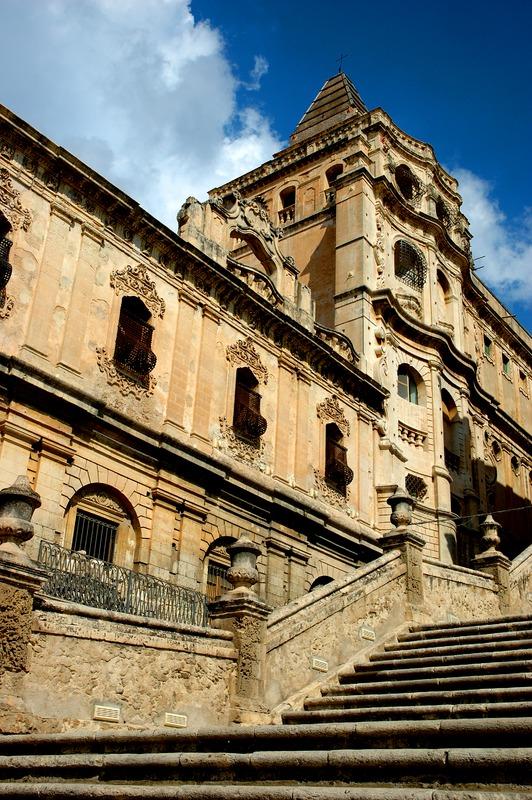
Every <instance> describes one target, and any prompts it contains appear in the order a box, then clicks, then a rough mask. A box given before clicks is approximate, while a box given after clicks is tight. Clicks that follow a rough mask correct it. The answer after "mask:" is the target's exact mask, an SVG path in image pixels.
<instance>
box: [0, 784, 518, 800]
mask: <svg viewBox="0 0 532 800" xmlns="http://www.w3.org/2000/svg"><path fill="white" fill-rule="evenodd" d="M0 797H2V798H17V797H21V798H22V797H29V798H33V799H34V798H43V800H73V798H80V800H81V798H91V800H92V798H95V799H96V798H97V799H98V800H124V798H127V800H147V799H148V798H149V800H170V799H171V800H508V799H509V797H511V800H530V793H529V792H528V791H524V792H520V791H516V792H512V793H511V795H508V794H507V792H506V791H504V790H503V791H501V792H497V791H495V792H494V791H482V790H480V791H479V790H474V789H473V790H472V789H466V790H460V789H456V790H455V789H433V788H429V789H421V788H409V787H401V788H395V787H386V788H373V787H371V786H359V787H357V786H341V787H334V786H318V787H313V786H301V787H298V786H264V787H263V786H216V787H215V788H214V789H213V787H212V786H211V785H207V786H128V787H127V788H124V787H122V786H98V785H96V784H82V785H79V784H78V785H76V784H66V785H65V784H63V785H61V784H59V785H58V784H50V783H41V784H37V785H33V784H20V785H16V786H14V785H13V784H0Z"/></svg>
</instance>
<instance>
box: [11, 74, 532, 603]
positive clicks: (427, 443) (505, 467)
mask: <svg viewBox="0 0 532 800" xmlns="http://www.w3.org/2000/svg"><path fill="white" fill-rule="evenodd" d="M178 225H179V233H176V232H174V231H171V230H170V229H168V228H167V227H165V226H164V225H162V224H161V223H159V222H158V221H157V220H156V219H154V218H153V217H151V216H150V215H149V214H148V213H147V212H145V211H144V210H143V209H141V208H140V207H139V206H138V204H137V203H135V201H134V200H132V199H131V198H129V197H128V196H127V195H125V194H124V193H122V192H121V191H120V190H118V189H117V188H116V187H114V186H112V185H111V184H110V183H108V182H107V181H106V180H105V179H104V178H102V177H101V176H99V175H97V174H96V173H94V172H93V171H92V170H91V169H90V168H88V167H87V166H86V165H84V164H82V163H81V162H79V161H78V160H77V159H76V158H75V157H73V156H72V155H70V154H69V153H67V152H66V151H65V150H63V149H62V148H60V147H58V146H57V145H55V144H53V143H52V142H50V141H49V140H47V139H46V138H45V137H44V136H42V135H41V134H39V133H38V132H37V131H35V130H34V129H32V128H31V127H30V126H29V125H27V124H26V123H24V122H23V121H21V120H20V119H18V118H17V117H15V116H14V115H13V114H12V113H10V112H9V111H8V110H7V109H3V108H2V109H1V110H0V226H1V229H0V236H1V237H2V238H1V244H0V246H1V250H0V255H1V257H2V264H1V271H0V292H1V294H0V328H1V332H2V335H1V340H0V437H1V438H0V484H1V485H2V486H8V485H10V484H11V483H12V482H13V480H14V478H15V477H16V476H17V475H21V474H22V475H24V474H25V475H27V476H28V477H29V479H30V481H31V484H32V487H33V489H34V490H35V491H36V492H38V494H39V495H40V497H41V499H42V506H41V507H40V508H39V509H37V510H36V511H35V514H34V517H33V521H34V523H35V530H36V535H35V537H34V539H33V540H32V542H31V543H30V544H29V546H28V549H29V551H30V555H31V556H33V557H34V558H37V557H38V553H39V546H40V542H41V541H45V542H52V543H54V544H56V545H59V546H60V547H62V548H65V549H67V550H70V549H73V550H82V551H85V552H86V553H87V554H88V556H92V557H94V558H97V559H102V560H109V561H113V562H114V563H116V564H118V565H120V566H123V567H126V568H128V569H132V570H134V571H136V572H139V573H147V574H150V575H153V576H155V577H157V578H160V579H162V580H164V581H167V582H170V583H173V584H176V585H179V586H183V587H188V588H193V589H200V590H201V591H208V592H209V593H210V594H211V596H215V595H216V594H218V593H219V591H220V590H221V587H223V584H224V571H225V569H226V567H227V565H228V558H227V553H226V547H227V546H228V545H229V544H230V543H232V542H234V540H235V539H238V538H239V537H240V536H241V535H242V534H243V533H245V534H246V535H247V536H248V537H250V538H251V539H252V540H253V541H254V542H255V543H256V544H258V545H259V546H260V548H261V555H260V557H259V560H258V569H259V574H260V581H259V587H258V593H259V596H260V597H261V599H263V600H264V601H265V602H267V603H268V604H269V605H270V606H274V607H275V606H282V605H284V604H285V603H286V602H288V601H289V600H292V599H294V598H297V597H300V596H302V595H304V594H305V593H307V592H308V591H309V590H311V589H313V588H315V587H317V586H319V585H323V584H324V583H326V582H327V581H330V580H332V579H336V578H341V577H343V576H344V575H346V574H347V573H348V572H349V571H350V570H352V568H353V567H354V566H356V565H360V564H362V563H365V562H369V561H372V560H373V559H375V558H376V557H377V556H379V555H380V553H381V547H380V544H379V541H380V538H381V536H382V535H383V534H384V533H385V532H386V531H387V530H388V528H389V508H388V506H387V505H386V500H387V498H388V497H389V496H390V494H392V493H393V491H394V489H395V487H396V486H397V485H398V484H405V485H406V488H407V489H408V491H409V492H410V493H411V495H412V496H413V497H414V498H415V501H416V503H415V511H414V521H415V526H416V531H417V533H419V534H420V535H421V536H422V537H423V539H424V540H425V541H426V554H427V555H428V556H431V557H433V558H435V559H438V560H440V561H443V562H447V563H451V562H455V563H461V564H463V565H467V564H468V563H469V561H470V559H471V558H472V557H473V556H474V555H475V552H476V541H477V539H478V525H479V523H480V522H481V520H482V518H483V514H485V513H486V511H487V510H492V511H499V512H502V511H504V517H503V516H502V515H501V516H500V518H499V521H500V522H501V523H502V524H503V526H504V530H503V534H502V540H503V541H502V545H501V549H502V550H503V551H504V552H506V553H507V554H508V555H509V556H515V555H517V554H518V553H519V552H520V551H522V550H523V549H524V548H525V547H526V546H527V545H528V544H529V536H530V534H529V532H528V531H529V529H530V523H531V521H532V520H531V518H530V511H529V510H528V511H527V510H526V507H529V506H530V501H531V499H532V497H531V476H532V448H531V428H532V410H531V409H532V404H531V398H530V392H531V388H532V385H531V381H532V358H531V346H530V345H531V340H530V337H529V335H528V334H527V333H526V331H524V330H523V329H522V328H521V326H520V325H519V324H518V323H517V322H516V321H515V320H514V319H513V318H511V316H510V315H509V314H508V312H507V311H506V309H505V308H504V307H503V306H502V305H501V304H500V303H499V301H498V300H497V299H496V298H495V297H494V296H493V295H492V293H491V292H490V291H489V290H488V289H487V288H486V287H485V286H484V285H483V284H482V283H481V282H480V281H479V280H478V278H477V276H476V275H475V273H474V269H473V263H472V261H471V255H470V250H469V240H470V235H469V232H468V226H467V220H466V218H465V217H464V216H463V214H462V213H461V211H460V196H459V194H458V186H457V183H456V181H455V180H454V179H453V178H452V177H451V176H450V175H448V174H447V173H446V172H445V171H444V170H443V169H442V167H441V166H440V165H439V164H438V162H437V161H436V159H435V156H434V153H433V151H432V149H431V148H430V146H429V145H426V144H424V143H422V142H419V141H417V140H415V139H413V138H411V137H409V136H408V135H406V134H405V133H403V132H402V131H401V130H400V129H399V128H397V126H396V125H395V124H394V123H393V122H392V120H391V119H390V118H389V117H388V116H387V115H386V113H385V112H384V111H382V110H381V109H376V110H373V111H368V110H367V109H366V108H365V106H364V104H363V102H362V101H361V99H360V97H359V96H358V94H357V92H356V90H355V88H354V87H353V85H352V84H351V82H350V81H349V79H348V78H347V76H345V75H344V74H343V73H341V74H339V75H337V76H334V77H333V78H331V79H330V80H329V81H327V82H326V84H325V85H324V87H323V88H322V90H321V91H320V92H319V94H318V95H317V97H316V100H315V101H314V103H313V104H312V105H311V107H310V108H309V110H308V111H307V113H306V114H305V115H304V116H303V118H302V120H301V122H300V123H299V125H298V126H297V128H296V130H295V132H294V134H293V136H292V139H291V142H290V144H289V146H288V147H287V148H286V149H285V150H283V151H281V152H280V153H278V154H276V155H275V156H274V157H273V159H272V160H271V161H269V162H267V163H266V164H263V165H262V166H260V167H258V168H257V169H256V170H253V171H252V172H250V173H248V174H246V175H244V176H241V177H240V178H237V179H235V180H234V181H232V182H230V183H228V184H226V185H224V186H222V187H218V188H217V189H215V190H213V191H212V192H211V194H210V198H209V200H208V201H207V202H205V203H200V202H198V201H197V200H195V199H194V198H189V199H188V200H187V202H186V203H185V204H184V206H183V207H182V209H181V210H180V212H179V214H178ZM508 509H510V510H511V509H515V511H514V513H513V514H511V513H507V511H508ZM518 509H519V510H518Z"/></svg>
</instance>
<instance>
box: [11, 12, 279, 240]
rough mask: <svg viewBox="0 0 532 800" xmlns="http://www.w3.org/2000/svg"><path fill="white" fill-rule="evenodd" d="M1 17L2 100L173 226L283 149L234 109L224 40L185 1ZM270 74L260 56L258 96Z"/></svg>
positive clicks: (257, 118) (261, 122)
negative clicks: (196, 202) (193, 200)
mask: <svg viewBox="0 0 532 800" xmlns="http://www.w3.org/2000/svg"><path fill="white" fill-rule="evenodd" d="M2 13H3V47H2V48H1V49H0V71H1V73H2V74H4V75H5V74H10V75H11V76H12V80H10V82H9V84H8V85H7V86H4V87H3V89H2V96H1V100H2V102H4V103H5V104H6V105H8V106H9V107H10V108H12V109H13V110H14V111H15V112H16V113H17V114H19V115H20V116H22V117H23V118H25V119H27V120H28V121H29V122H31V123H32V124H33V125H35V126H36V127H37V128H38V129H39V130H42V131H43V132H44V133H45V134H46V135H48V136H50V137H51V138H53V139H55V140H56V141H58V142H59V143H60V144H62V145H63V146H64V147H65V148H66V149H70V150H72V151H73V152H74V153H75V154H76V155H77V156H78V157H79V158H81V159H82V160H84V161H86V162H87V163H88V164H89V165H90V166H92V167H93V168H94V169H96V170H98V171H100V172H101V173H102V174H103V175H104V176H105V177H106V178H108V179H109V180H111V181H112V182H114V183H116V184H117V185H118V186H120V187H121V188H123V189H125V191H127V192H128V193H129V194H131V195H132V196H133V197H134V198H135V199H136V200H138V201H139V202H140V204H141V205H143V206H144V207H145V208H147V210H148V211H150V212H151V213H152V214H153V215H154V216H156V217H158V218H159V219H161V220H162V221H164V222H166V223H167V224H168V225H170V226H171V227H172V228H175V227H176V223H175V215H176V212H177V210H178V208H179V207H180V205H181V203H182V202H183V201H184V199H185V198H186V197H187V196H188V195H191V194H193V195H195V196H197V197H199V198H200V199H201V198H203V197H204V196H205V194H206V191H207V190H208V189H209V188H211V187H213V186H215V185H219V184H221V183H223V182H225V181H226V180H229V179H230V178H233V177H235V176H236V175H239V174H241V173H242V172H245V171H246V170H248V169H251V168H252V167H253V166H256V165H258V164H260V163H261V162H262V161H265V160H267V159H269V158H270V157H271V155H272V153H273V152H274V151H275V150H277V149H280V147H281V143H280V142H279V141H278V139H277V137H276V135H275V133H274V132H273V131H272V130H271V127H270V124H269V121H268V120H267V119H266V118H265V117H264V116H263V115H262V114H261V113H260V112H259V111H258V110H257V109H255V108H253V107H251V106H248V107H239V106H238V104H237V100H238V95H237V92H238V89H239V86H240V85H241V84H239V81H238V80H237V78H236V76H235V75H234V73H233V71H232V69H231V66H230V64H229V62H228V60H227V57H226V55H225V52H224V42H223V38H222V36H221V33H220V31H219V30H217V29H216V28H215V27H213V26H212V25H211V23H209V22H206V21H197V20H195V19H194V17H193V15H192V13H191V10H190V2H189V0H120V1H119V2H117V0H25V2H24V3H22V4H21V3H20V2H18V0H3V8H2ZM22 45H23V48H24V70H13V69H12V65H13V64H14V63H17V62H18V60H19V50H20V48H21V47H22ZM267 69H268V64H267V62H266V60H265V59H264V58H263V57H262V56H257V57H256V58H255V64H254V67H253V70H252V72H251V75H250V79H251V82H252V83H253V86H254V88H257V89H258V88H259V86H260V80H261V78H262V76H263V75H264V74H265V72H266V71H267ZM6 83H7V82H6ZM246 86H247V84H246Z"/></svg>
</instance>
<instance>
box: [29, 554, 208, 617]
mask: <svg viewBox="0 0 532 800" xmlns="http://www.w3.org/2000/svg"><path fill="white" fill-rule="evenodd" d="M37 560H38V562H39V564H40V565H41V566H42V567H44V568H45V569H46V571H47V572H48V580H47V582H46V583H45V585H44V586H43V588H42V590H41V591H42V593H43V594H47V595H50V596H51V597H56V598H58V599H59V600H67V601H69V602H71V603H80V604H81V605H85V606H92V607H93V608H102V609H106V610H108V611H121V612H123V613H126V614H134V615H135V616H140V617H153V618H154V619H164V620H168V621H169V622H174V623H178V624H184V625H199V626H201V627H205V626H206V625H207V624H208V622H207V620H208V616H207V599H206V597H205V596H204V595H202V594H201V593H200V592H195V591H193V590H192V589H185V588H183V587H182V586H175V585H174V584H172V583H168V582H167V581H163V580H160V579H159V578H154V577H153V576H152V575H142V574H140V573H138V572H133V570H130V569H126V568H125V567H119V566H118V565H117V564H111V563H110V562H108V561H102V560H100V559H97V558H92V557H91V556H87V555H86V554H85V553H83V552H76V551H73V550H67V549H65V548H64V547H60V546H59V545H57V544H54V543H52V542H45V541H42V542H41V544H40V547H39V555H38V559H37Z"/></svg>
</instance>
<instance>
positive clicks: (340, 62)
mask: <svg viewBox="0 0 532 800" xmlns="http://www.w3.org/2000/svg"><path fill="white" fill-rule="evenodd" d="M348 57H349V53H340V57H339V58H337V59H336V60H337V62H338V74H340V73H341V72H342V62H343V60H344V58H348Z"/></svg>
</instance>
